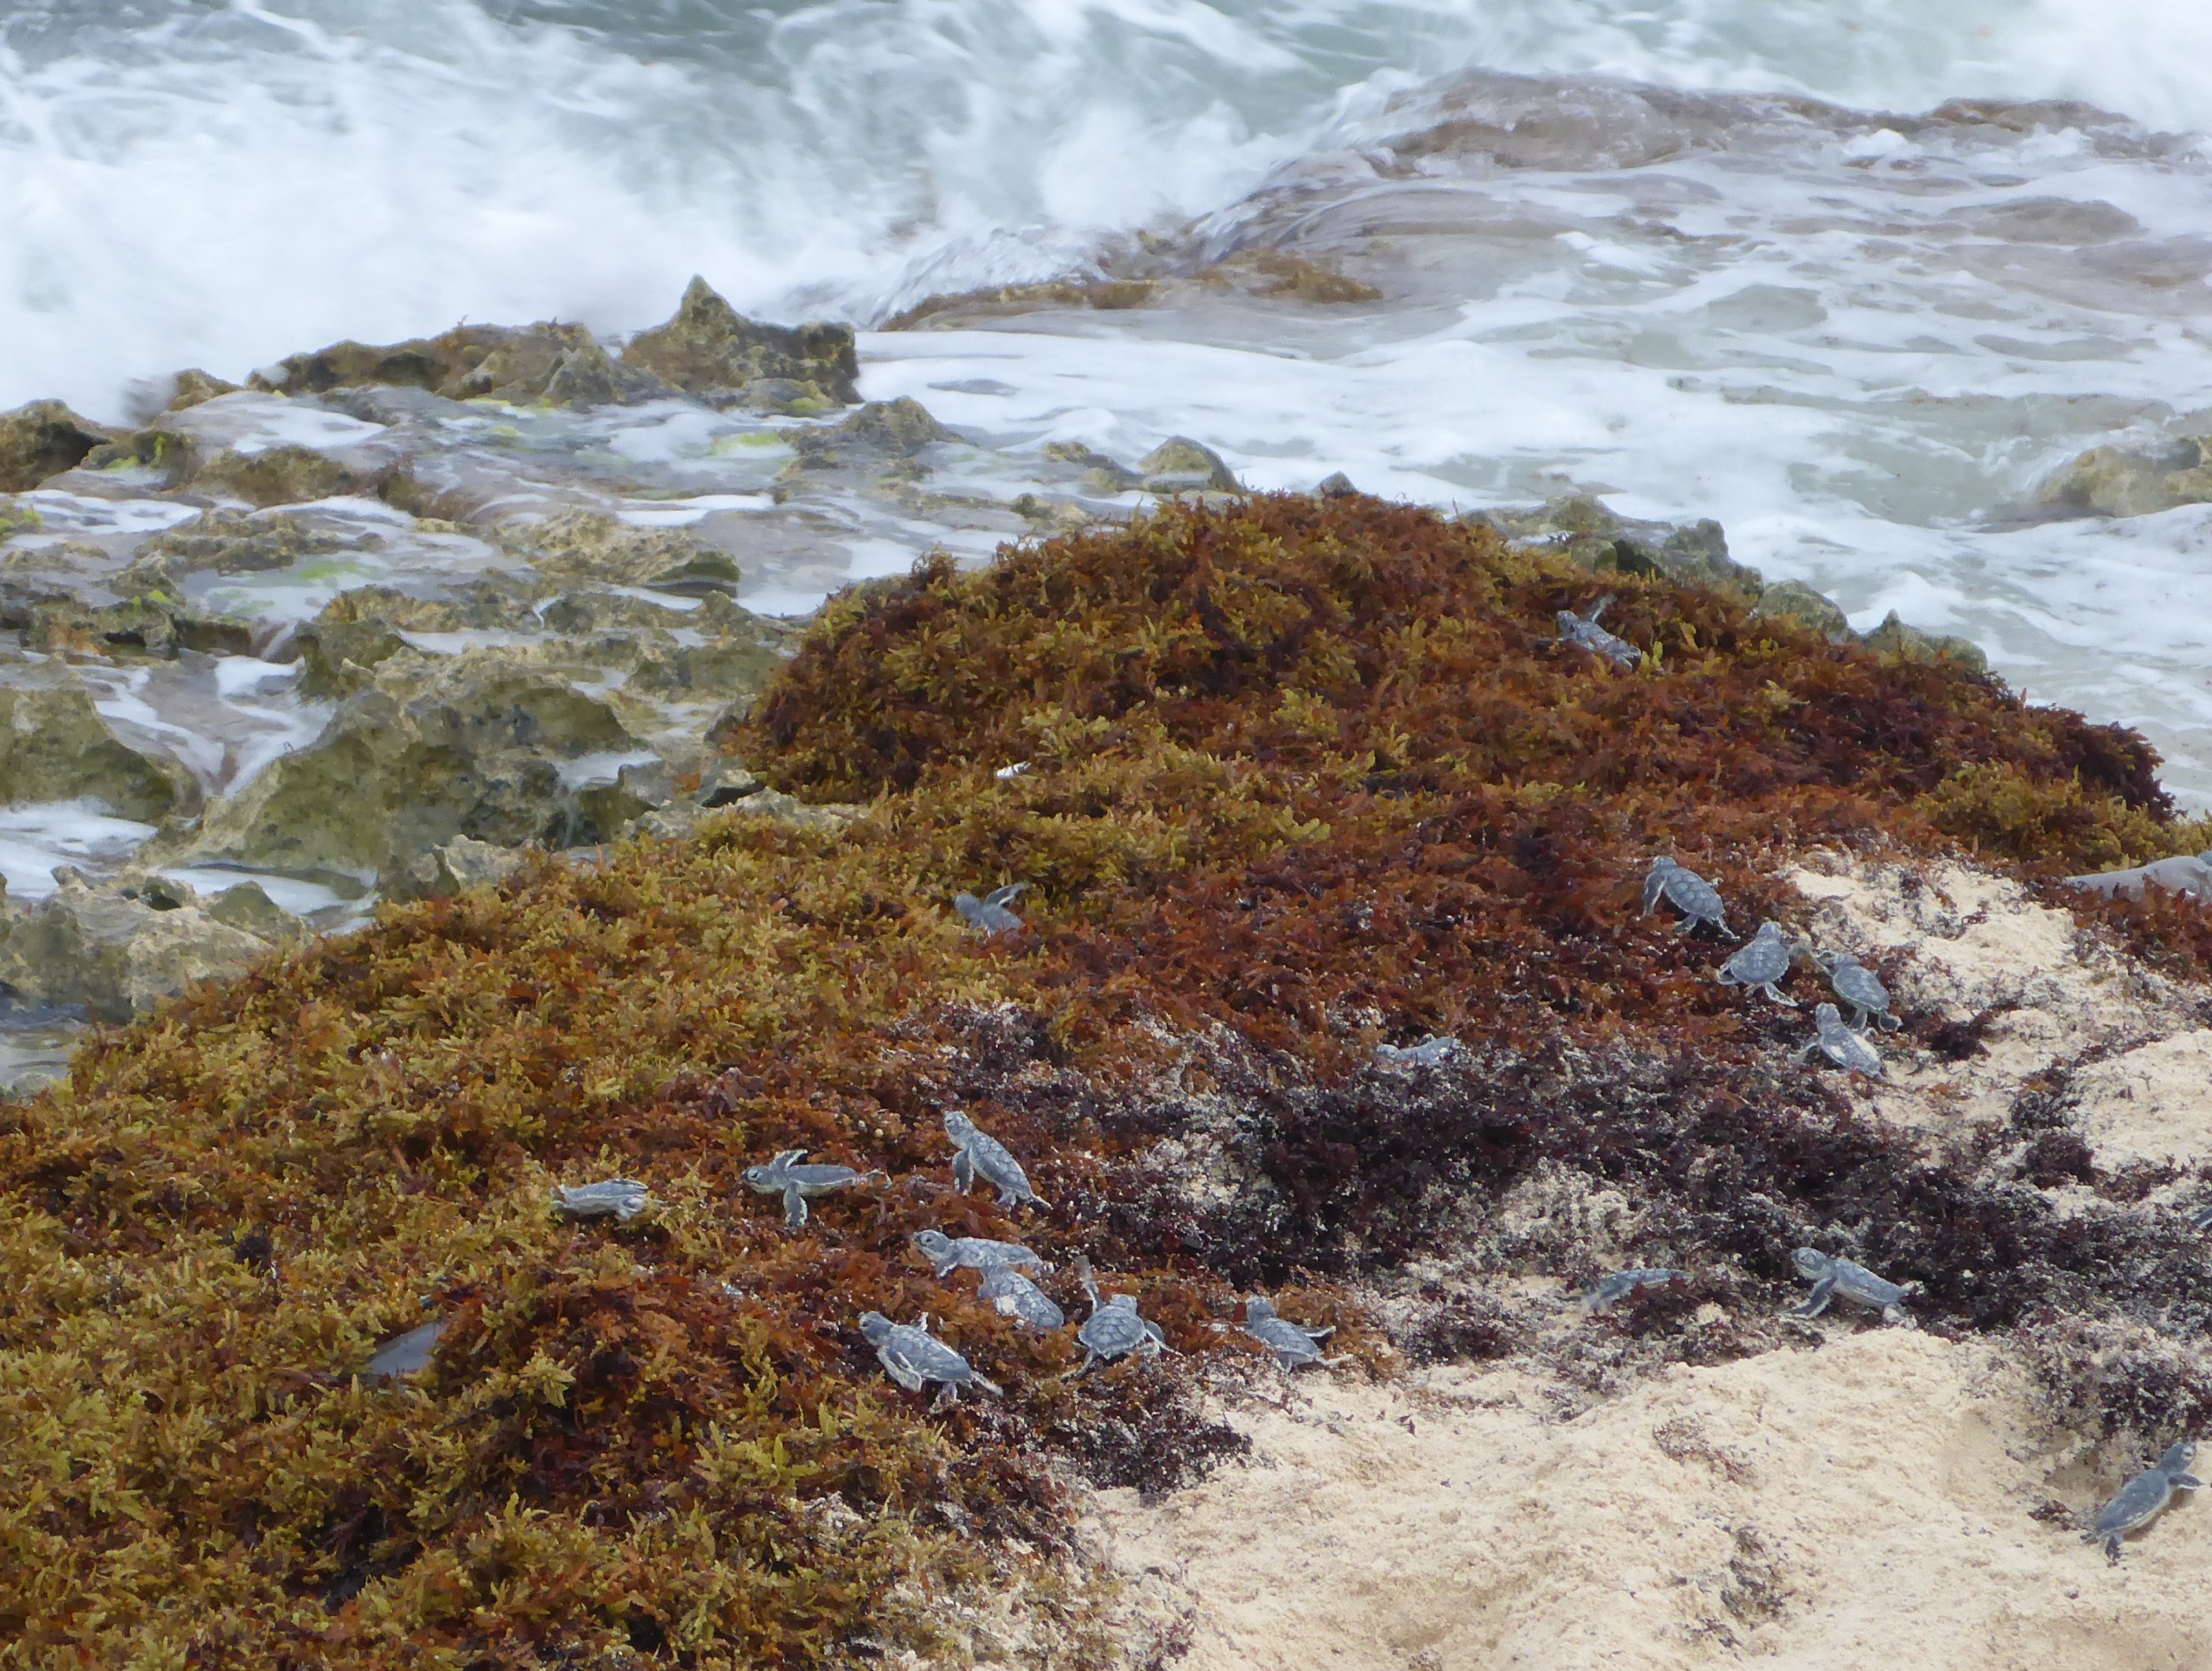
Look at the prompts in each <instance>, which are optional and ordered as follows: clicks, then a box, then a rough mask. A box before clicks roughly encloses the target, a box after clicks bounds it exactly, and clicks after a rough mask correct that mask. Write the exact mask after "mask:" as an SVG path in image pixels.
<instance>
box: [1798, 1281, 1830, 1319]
mask: <svg viewBox="0 0 2212 1671" xmlns="http://www.w3.org/2000/svg"><path fill="white" fill-rule="evenodd" d="M1835 1297H1836V1273H1835V1272H1834V1271H1832V1270H1831V1271H1830V1272H1829V1273H1828V1274H1826V1275H1824V1276H1823V1277H1822V1278H1821V1279H1820V1280H1819V1281H1818V1282H1815V1283H1814V1284H1813V1291H1812V1292H1811V1293H1809V1294H1808V1295H1806V1296H1805V1303H1804V1304H1803V1305H1797V1306H1793V1307H1792V1308H1791V1311H1790V1315H1791V1316H1793V1317H1817V1316H1819V1315H1820V1314H1821V1313H1823V1312H1824V1311H1826V1310H1827V1309H1828V1302H1829V1301H1830V1300H1832V1299H1833V1298H1835Z"/></svg>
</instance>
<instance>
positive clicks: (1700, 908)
mask: <svg viewBox="0 0 2212 1671" xmlns="http://www.w3.org/2000/svg"><path fill="white" fill-rule="evenodd" d="M1662 899H1663V900H1665V901H1666V902H1667V903H1668V904H1669V905H1672V906H1673V907H1674V908H1675V909H1676V910H1677V911H1678V912H1680V913H1682V922H1681V932H1683V933H1689V932H1692V931H1694V929H1695V928H1697V925H1698V924H1699V923H1701V922H1709V923H1711V924H1712V925H1713V927H1715V928H1717V929H1719V930H1720V931H1721V932H1722V933H1723V934H1724V935H1727V936H1729V937H1730V938H1731V939H1733V938H1734V937H1735V936H1734V934H1733V932H1732V930H1731V929H1730V928H1729V927H1728V919H1727V917H1726V915H1725V914H1724V908H1723V906H1722V905H1721V903H1720V890H1719V889H1717V888H1715V887H1714V886H1713V884H1712V883H1711V882H1707V881H1706V880H1705V878H1704V877H1702V876H1701V875H1699V874H1697V872H1695V871H1694V870H1691V869H1688V868H1686V866H1682V865H1679V864H1678V863H1676V862H1675V860H1673V859H1670V858H1669V857H1667V855H1666V854H1664V853H1662V854H1660V855H1659V856H1658V858H1656V859H1653V860H1652V861H1651V869H1650V871H1649V873H1648V874H1646V876H1645V877H1644V915H1646V916H1647V917H1648V916H1649V915H1650V914H1651V913H1652V912H1653V911H1654V910H1655V909H1656V908H1657V907H1658V905H1659V902H1660V901H1661V900H1662Z"/></svg>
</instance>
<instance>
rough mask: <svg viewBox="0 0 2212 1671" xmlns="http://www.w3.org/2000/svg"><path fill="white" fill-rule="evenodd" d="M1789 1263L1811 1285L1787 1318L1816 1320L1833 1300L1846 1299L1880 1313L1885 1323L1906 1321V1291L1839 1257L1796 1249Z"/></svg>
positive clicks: (1813, 1250) (1909, 1296)
mask: <svg viewBox="0 0 2212 1671" xmlns="http://www.w3.org/2000/svg"><path fill="white" fill-rule="evenodd" d="M1790 1263H1792V1264H1793V1265H1794V1266H1796V1267H1797V1274H1799V1275H1800V1276H1801V1277H1803V1278H1804V1279H1805V1280H1806V1281H1807V1282H1810V1283H1811V1284H1812V1285H1813V1291H1812V1292H1811V1293H1809V1294H1808V1295H1807V1296H1806V1297H1805V1303H1804V1304H1803V1305H1793V1306H1792V1307H1791V1308H1790V1310H1789V1315H1790V1316H1792V1317H1817V1316H1819V1315H1820V1314H1821V1313H1823V1312H1824V1311H1826V1310H1827V1309H1828V1305H1829V1303H1830V1302H1831V1301H1832V1300H1836V1299H1847V1300H1849V1301H1850V1302H1851V1303H1852V1304H1853V1305H1863V1306H1865V1307H1866V1308H1867V1309H1868V1310H1869V1311H1878V1312H1879V1313H1882V1321H1884V1322H1886V1323H1901V1322H1903V1321H1905V1301H1906V1300H1908V1299H1909V1298H1911V1297H1912V1290H1911V1289H1910V1288H1909V1287H1908V1286H1905V1285H1902V1284H1900V1283H1897V1282H1889V1281H1887V1280H1886V1279H1885V1278H1882V1277H1879V1276H1877V1275H1875V1274H1874V1273H1873V1272H1871V1271H1870V1270H1868V1269H1867V1268H1866V1267H1865V1266H1863V1265H1861V1264H1859V1263H1858V1262H1857V1261H1856V1260H1854V1259H1845V1258H1844V1257H1843V1256H1842V1255H1841V1254H1840V1253H1823V1252H1822V1251H1820V1250H1819V1249H1818V1248H1810V1247H1801V1248H1799V1249H1798V1250H1797V1251H1795V1252H1793V1253H1792V1254H1791V1255H1790Z"/></svg>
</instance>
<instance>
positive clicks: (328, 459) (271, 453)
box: [190, 446, 383, 504]
mask: <svg viewBox="0 0 2212 1671" xmlns="http://www.w3.org/2000/svg"><path fill="white" fill-rule="evenodd" d="M382 478H383V472H382V471H381V470H379V469H375V468H369V469H364V468H362V467H360V466H358V465H357V464H353V463H349V462H347V461H345V460H342V459H340V458H334V457H332V456H331V454H329V453H327V452H325V451H322V450H319V449H317V448H314V447H295V446H275V447H263V448H261V449H259V450H256V451H253V452H219V453H217V454H216V455H215V456H214V457H213V458H209V459H208V460H207V461H206V462H205V463H204V464H202V465H201V466H199V467H198V468H197V469H196V470H195V471H193V472H192V474H191V478H190V480H191V483H192V485H193V487H194V488H196V489H198V490H199V491H201V492H203V493H211V494H219V495H222V496H224V497H230V498H237V499H243V500H245V502H246V503H247V504H303V503H304V502H306V501H308V500H311V499H327V498H332V497H335V496H337V495H339V494H344V493H371V492H373V491H375V489H376V487H377V484H378V483H379V482H380V481H381V480H382Z"/></svg>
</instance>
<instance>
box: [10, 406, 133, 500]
mask: <svg viewBox="0 0 2212 1671" xmlns="http://www.w3.org/2000/svg"><path fill="white" fill-rule="evenodd" d="M111 438H112V437H111V433H110V432H109V431H108V430H106V429H104V428H103V427H101V426H100V425H98V424H96V423H94V422H93V421H92V420H90V419H88V418H80V417H79V416H78V415H77V414H76V413H75V412H72V411H70V410H69V408H68V407H66V406H65V405H63V404H61V402H59V401H58V400H35V401H33V402H31V404H29V405H27V406H18V407H17V408H16V409H15V410H14V411H13V412H0V493H23V492H26V491H27V490H29V489H32V488H35V487H36V486H38V484H39V483H40V482H42V481H45V480H46V479H47V478H48V477H49V476H57V475H59V474H61V473H62V472H63V471H65V470H73V469H74V468H75V467H76V466H78V465H79V464H81V463H82V462H83V461H84V458H85V455H86V454H88V453H89V452H90V451H91V450H93V449H94V448H95V447H99V446H104V445H105V444H106V443H107V442H108V441H109V440H111Z"/></svg>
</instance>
